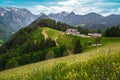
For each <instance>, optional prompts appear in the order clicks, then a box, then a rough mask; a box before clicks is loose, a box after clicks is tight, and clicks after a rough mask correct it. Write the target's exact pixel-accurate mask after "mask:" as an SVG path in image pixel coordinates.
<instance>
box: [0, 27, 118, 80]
mask: <svg viewBox="0 0 120 80" xmlns="http://www.w3.org/2000/svg"><path fill="white" fill-rule="evenodd" d="M43 30H45V31H46V33H47V34H48V36H49V37H51V38H52V39H55V38H56V37H58V39H57V41H58V43H59V44H66V45H68V47H69V45H70V46H71V45H72V42H73V41H72V40H73V38H74V36H71V35H66V34H63V33H62V32H59V31H56V30H53V29H49V28H41V29H38V30H37V31H36V32H34V33H33V34H32V35H31V36H33V38H34V39H35V40H39V39H41V37H42V38H43V35H42V34H41V32H42V31H43ZM80 40H81V43H82V45H84V44H85V43H86V42H87V41H88V40H93V39H91V38H81V37H80ZM119 41H120V38H102V44H103V46H101V47H97V48H93V49H92V50H89V52H88V51H86V52H84V53H82V54H78V55H72V56H67V57H62V58H57V59H51V60H47V61H42V62H38V63H34V64H29V65H26V66H22V67H18V68H14V69H10V70H6V71H3V72H0V80H4V79H5V80H6V79H7V80H51V78H52V80H80V78H81V79H84V80H88V78H90V79H92V78H94V79H98V78H106V77H108V78H111V79H112V78H114V79H113V80H117V79H115V78H118V76H117V75H120V73H119V71H120V67H119V65H120V42H119ZM108 43H110V44H108ZM109 48H110V55H111V56H109V57H110V58H108V54H107V53H108V52H109ZM106 63H107V64H106ZM105 64H106V65H105ZM93 65H94V66H93ZM109 67H111V68H109ZM96 70H97V72H95V71H96ZM110 72H112V73H111V74H109V73H110ZM111 75H113V76H112V77H110V76H111ZM119 79H120V78H119Z"/></svg>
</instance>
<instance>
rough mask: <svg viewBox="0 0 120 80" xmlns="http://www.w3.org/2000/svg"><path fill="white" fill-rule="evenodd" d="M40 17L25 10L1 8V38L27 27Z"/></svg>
mask: <svg viewBox="0 0 120 80" xmlns="http://www.w3.org/2000/svg"><path fill="white" fill-rule="evenodd" d="M37 17H38V16H37V15H33V14H32V13H31V12H30V11H28V10H27V9H25V8H16V7H7V8H2V7H0V34H1V35H0V36H2V34H6V33H12V32H16V31H17V30H19V29H20V28H21V27H25V26H27V25H28V24H30V23H31V22H32V21H34V20H35V19H36V18H37Z"/></svg>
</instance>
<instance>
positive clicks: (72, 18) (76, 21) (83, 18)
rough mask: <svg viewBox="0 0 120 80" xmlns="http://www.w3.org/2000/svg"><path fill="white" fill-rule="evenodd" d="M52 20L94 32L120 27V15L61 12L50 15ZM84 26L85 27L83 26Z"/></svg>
mask: <svg viewBox="0 0 120 80" xmlns="http://www.w3.org/2000/svg"><path fill="white" fill-rule="evenodd" d="M48 16H49V17H50V18H51V19H54V20H57V21H60V22H64V23H67V24H69V25H72V26H76V25H79V26H81V27H84V28H88V29H92V30H98V29H101V30H105V29H106V28H109V27H111V26H116V25H120V21H119V20H120V15H109V16H106V17H104V16H102V15H100V14H96V13H89V14H86V15H79V14H75V13H74V12H71V13H67V12H60V13H50V14H49V15H48ZM83 24H84V25H83Z"/></svg>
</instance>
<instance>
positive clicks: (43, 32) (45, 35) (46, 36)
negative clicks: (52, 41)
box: [42, 30, 48, 40]
mask: <svg viewBox="0 0 120 80" xmlns="http://www.w3.org/2000/svg"><path fill="white" fill-rule="evenodd" d="M42 34H43V36H44V38H45V40H46V39H47V38H48V35H47V33H46V32H45V30H43V31H42Z"/></svg>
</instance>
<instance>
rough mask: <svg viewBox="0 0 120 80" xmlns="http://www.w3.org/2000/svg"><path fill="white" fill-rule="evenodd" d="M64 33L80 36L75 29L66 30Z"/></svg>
mask: <svg viewBox="0 0 120 80" xmlns="http://www.w3.org/2000/svg"><path fill="white" fill-rule="evenodd" d="M66 33H67V34H72V35H80V32H78V31H77V29H67V30H66Z"/></svg>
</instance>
